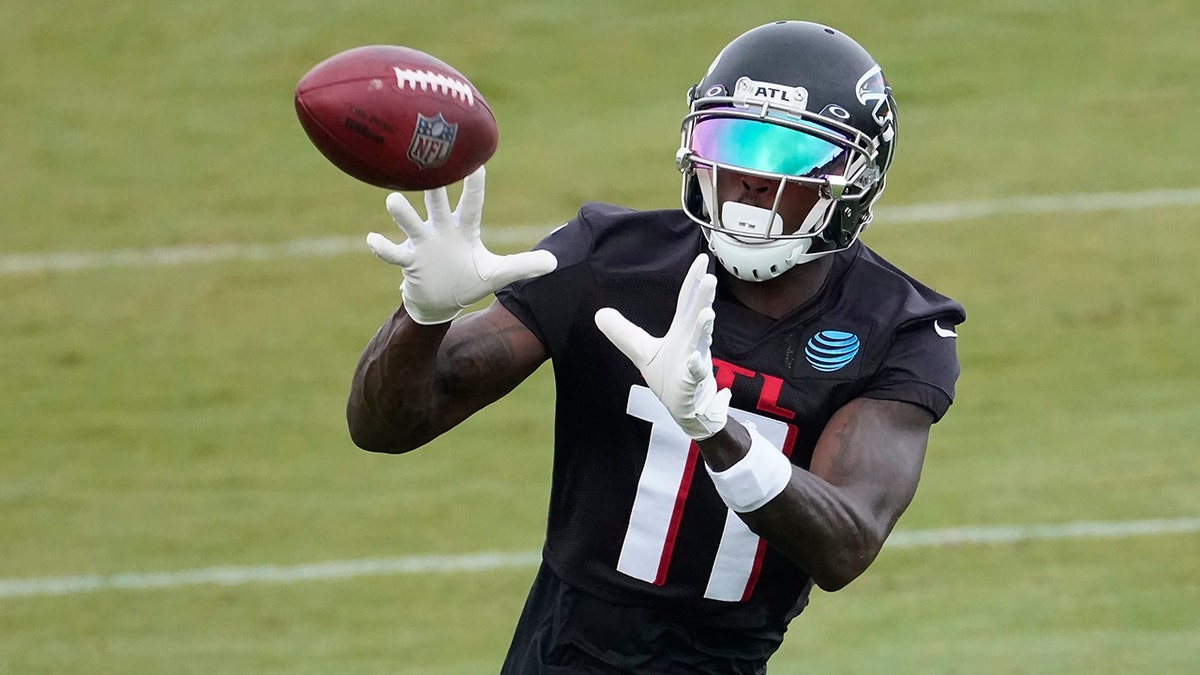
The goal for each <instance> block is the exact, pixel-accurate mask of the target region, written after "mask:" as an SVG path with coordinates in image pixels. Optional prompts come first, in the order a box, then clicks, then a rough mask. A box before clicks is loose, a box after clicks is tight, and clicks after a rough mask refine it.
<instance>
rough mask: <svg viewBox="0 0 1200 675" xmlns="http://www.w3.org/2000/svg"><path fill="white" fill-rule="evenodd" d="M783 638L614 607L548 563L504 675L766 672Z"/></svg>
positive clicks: (750, 674)
mask: <svg viewBox="0 0 1200 675" xmlns="http://www.w3.org/2000/svg"><path fill="white" fill-rule="evenodd" d="M782 641H783V632H782V630H780V631H778V632H770V633H768V634H765V635H758V634H747V633H746V632H744V631H736V632H735V631H730V630H727V629H722V628H716V627H712V626H705V625H704V624H703V623H701V622H693V621H683V620H680V619H678V618H669V617H667V616H665V615H664V614H663V613H662V612H659V611H656V610H654V609H652V608H648V607H634V606H625V605H615V604H612V603H609V602H606V601H604V600H601V599H600V598H597V597H595V596H592V595H589V594H587V593H584V592H582V591H580V590H578V589H575V588H573V587H571V586H569V585H567V584H566V583H565V582H563V581H562V579H560V578H559V577H558V575H556V574H554V572H553V571H551V570H550V568H549V567H547V566H546V564H545V563H543V564H542V566H541V568H540V569H539V570H538V574H537V578H536V579H534V582H533V588H531V589H530V591H529V597H528V599H527V600H526V601H525V609H524V611H522V613H521V619H520V621H518V622H517V628H516V632H515V634H514V635H513V641H512V645H511V646H510V647H509V649H508V657H507V658H506V659H505V661H504V667H503V668H502V670H501V671H500V672H501V675H533V674H535V673H536V674H547V675H548V674H556V675H557V674H562V675H565V674H567V673H571V674H572V675H575V674H588V673H595V674H601V673H604V674H607V673H638V674H642V673H646V674H651V673H671V674H672V675H675V674H678V673H701V674H705V673H712V674H713V675H718V674H719V675H741V674H746V675H761V674H762V673H765V672H766V670H767V658H768V657H770V656H771V654H773V653H774V652H775V650H776V649H778V648H779V645H780V643H781V642H782Z"/></svg>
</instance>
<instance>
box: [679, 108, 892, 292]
mask: <svg viewBox="0 0 1200 675" xmlns="http://www.w3.org/2000/svg"><path fill="white" fill-rule="evenodd" d="M827 111H828V109H827ZM833 112H834V113H835V114H836V112H837V110H834V111H833ZM843 112H844V111H843ZM876 154H877V150H876V145H875V143H874V142H873V141H872V140H871V139H870V138H869V137H868V136H866V135H865V134H863V133H862V132H861V131H859V130H857V129H855V128H853V127H851V126H849V125H848V124H845V123H843V122H841V121H839V120H838V119H835V115H830V114H825V115H820V114H815V113H811V112H808V111H804V110H796V109H794V108H789V107H787V106H785V105H780V104H778V103H776V102H772V101H762V100H755V101H753V102H747V100H746V99H742V98H738V97H725V96H710V97H704V98H700V99H697V100H695V101H694V102H693V104H692V107H691V112H690V113H689V114H688V116H687V117H685V118H684V121H683V142H682V147H681V148H680V150H679V153H678V155H677V158H676V160H677V163H678V166H679V169H680V170H681V171H682V172H683V173H684V195H683V203H684V210H685V212H687V214H688V216H689V217H691V218H692V220H694V221H696V222H697V223H699V224H700V225H701V226H702V227H703V228H704V232H705V236H706V237H707V239H708V241H709V246H710V248H711V249H712V250H713V253H714V254H715V255H716V256H717V258H718V260H720V261H721V263H722V265H723V266H724V267H725V268H726V269H727V270H728V271H729V272H731V273H732V274H734V275H735V276H737V277H738V278H740V279H744V280H746V281H766V280H769V279H773V278H775V277H777V276H779V275H781V274H783V273H784V272H786V271H787V270H789V269H791V268H792V267H793V266H795V265H798V264H801V263H805V262H808V261H810V260H814V259H816V258H819V257H821V256H824V255H828V254H830V253H833V252H836V251H840V250H844V249H845V248H847V247H849V246H850V245H851V244H852V243H853V242H854V240H855V239H856V238H857V236H858V233H859V232H860V231H861V230H862V228H863V227H864V226H865V225H866V224H867V223H868V222H869V221H870V205H871V203H872V202H873V201H874V199H875V198H876V197H877V196H878V193H879V191H880V189H881V188H882V180H881V179H882V176H881V174H880V172H879V170H878V168H877V166H876V163H875V159H876ZM730 174H742V175H748V176H754V177H757V178H760V179H762V178H765V179H769V180H771V181H776V182H777V183H776V188H775V191H774V200H773V203H772V205H771V208H769V209H768V208H765V207H760V206H753V205H748V204H743V203H739V202H736V201H724V202H723V203H718V201H719V199H718V194H719V190H718V185H719V182H720V181H721V180H723V178H724V179H734V176H732V175H730ZM792 185H799V186H803V187H807V188H809V189H812V190H815V191H816V194H817V199H816V202H815V204H813V206H812V207H811V208H810V209H809V210H808V212H807V213H805V214H801V215H799V216H797V214H794V213H793V214H788V215H789V217H790V218H791V219H792V220H794V221H798V222H784V217H783V214H781V213H780V205H781V203H782V202H783V201H784V196H785V191H787V190H788V189H789V186H792ZM791 189H795V188H794V187H793V188H791Z"/></svg>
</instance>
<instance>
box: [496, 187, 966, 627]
mask: <svg viewBox="0 0 1200 675" xmlns="http://www.w3.org/2000/svg"><path fill="white" fill-rule="evenodd" d="M538 248H543V249H546V250H549V251H552V252H553V253H554V254H555V255H556V256H557V258H558V268H557V269H556V270H555V271H554V272H552V273H550V274H547V275H545V276H543V277H539V278H537V279H533V280H529V281H523V282H518V283H515V284H513V285H511V286H509V287H506V288H504V289H502V290H501V291H500V292H498V293H497V297H498V299H499V301H500V302H501V303H503V304H504V306H505V307H506V308H508V309H509V310H510V311H511V312H512V313H513V314H514V315H516V316H517V317H518V318H519V319H520V320H521V321H522V322H523V323H524V324H525V325H526V326H528V327H529V329H530V330H531V331H533V333H534V334H536V335H537V336H538V338H540V340H541V341H542V343H543V344H544V345H545V347H546V350H547V352H548V353H549V355H550V358H551V361H552V364H553V368H554V375H555V380H556V396H557V400H556V409H555V426H554V446H555V447H554V463H553V483H552V486H551V494H550V506H549V514H548V520H547V532H546V543H545V548H544V552H543V554H544V558H545V562H546V564H547V565H549V567H550V568H551V569H552V570H553V571H554V572H555V573H556V574H557V575H558V576H559V577H561V578H562V579H563V580H564V581H566V582H567V583H568V584H570V585H571V586H573V587H575V588H578V589H581V590H583V591H585V592H587V593H590V594H592V595H595V596H597V597H599V598H602V599H604V600H605V601H607V602H611V603H615V604H620V605H635V606H643V607H654V608H657V609H659V610H661V611H662V612H664V613H666V614H668V615H677V616H681V617H687V618H688V620H689V621H695V620H697V618H699V617H702V619H701V620H702V621H703V622H705V623H706V624H707V625H710V626H713V627H717V628H723V629H732V630H740V631H746V632H748V633H757V632H760V631H765V632H769V633H773V634H774V633H777V634H778V635H779V636H780V638H781V637H782V631H783V629H784V627H785V626H786V624H787V622H788V621H789V620H790V619H791V618H792V617H794V616H795V614H796V613H798V612H799V611H800V609H801V608H802V607H803V606H804V604H805V602H806V600H807V595H808V590H809V589H810V588H811V582H810V580H809V577H808V575H807V574H806V573H805V572H804V571H803V570H801V569H799V568H798V567H797V566H795V565H794V564H793V563H792V562H791V561H790V560H788V559H787V558H785V557H784V556H783V555H782V554H781V553H779V552H778V551H775V550H774V549H772V548H771V547H769V546H767V545H766V543H765V542H763V541H761V540H760V539H759V538H758V537H757V536H756V535H754V534H753V533H752V532H751V531H750V530H749V528H747V527H746V526H745V524H744V523H743V522H742V521H741V520H740V519H739V518H738V517H737V515H736V514H734V513H733V512H732V511H731V510H730V509H729V508H727V507H726V506H725V504H724V503H723V502H722V501H721V499H720V497H719V496H718V495H717V493H716V490H715V488H714V487H713V485H712V482H711V480H710V479H709V477H708V474H707V473H706V472H705V470H704V467H703V465H702V464H701V462H702V461H703V460H702V459H701V458H700V457H699V455H698V451H697V448H696V447H695V445H694V444H692V443H691V441H690V439H689V438H688V437H687V436H685V435H684V434H683V432H682V431H681V430H680V429H679V427H678V425H676V424H675V423H674V421H673V420H672V418H671V416H670V415H669V414H668V413H667V411H666V409H665V407H663V406H662V404H661V403H660V402H659V401H658V399H657V398H656V397H655V396H654V394H653V393H651V391H650V390H649V389H648V388H647V387H646V385H645V382H644V380H643V378H642V376H641V374H640V373H639V372H638V370H637V369H636V368H635V367H634V366H633V364H632V363H631V362H630V361H629V360H628V359H627V358H626V357H625V356H624V355H623V354H622V353H621V352H620V351H618V350H617V349H616V347H614V346H613V345H612V344H611V343H610V342H609V341H608V340H607V339H606V338H605V337H604V335H603V334H602V333H600V331H599V329H597V328H596V324H595V322H594V319H593V317H594V315H595V313H596V310H598V309H600V308H602V307H614V308H616V309H617V310H619V311H620V312H621V313H622V314H624V315H625V317H626V318H628V319H629V320H630V321H632V322H633V323H635V324H637V325H639V326H641V327H642V328H644V329H645V330H646V331H647V332H649V333H650V334H651V335H662V334H664V333H665V332H666V330H667V328H668V327H669V325H670V322H671V319H672V317H673V315H674V310H675V301H676V296H677V294H678V292H679V287H680V284H681V283H682V281H683V277H684V274H685V272H686V271H687V269H688V267H689V265H690V264H691V262H692V261H693V260H694V259H695V257H696V256H697V255H698V254H699V253H701V252H702V251H705V250H707V246H706V243H705V241H704V238H703V235H702V233H701V231H700V229H699V227H698V226H697V225H695V224H694V223H693V222H692V221H691V220H689V219H688V218H687V217H686V216H685V215H684V214H683V213H682V212H681V211H650V212H637V211H630V210H626V209H621V208H617V207H613V206H609V205H603V204H588V205H585V206H584V207H583V208H582V209H581V210H580V212H579V215H578V216H577V217H576V218H574V219H573V220H572V221H571V222H570V223H568V224H567V225H564V226H563V227H561V228H559V229H558V230H556V231H555V232H553V233H551V234H550V235H549V236H548V237H546V239H545V240H543V241H542V242H541V244H539V246H538ZM832 255H834V256H835V260H834V264H833V268H832V271H831V274H830V276H829V278H828V281H827V282H826V283H825V285H824V287H823V288H822V289H821V291H820V292H819V293H818V295H817V296H816V297H814V298H813V299H812V300H811V301H810V302H808V303H806V304H805V305H804V306H803V307H800V308H798V309H797V310H795V311H794V312H792V313H791V314H789V315H787V316H785V317H783V318H781V319H778V320H774V319H770V318H767V317H764V316H762V315H759V314H757V313H755V312H753V311H751V310H749V309H748V308H746V307H744V306H743V305H741V304H739V303H738V302H737V301H736V300H734V299H733V298H732V297H731V296H730V295H729V294H727V293H723V292H722V291H721V289H720V286H718V292H717V297H716V300H715V302H714V306H713V308H714V310H715V312H716V321H715V324H714V331H713V345H712V354H713V364H714V369H715V374H716V379H717V382H718V385H719V386H720V387H722V388H725V387H728V388H731V389H732V392H733V397H732V401H731V408H730V415H731V416H732V417H734V418H735V419H739V420H741V421H752V422H754V423H755V424H756V426H757V428H758V430H759V431H760V432H761V433H762V434H763V435H764V436H765V437H766V438H767V439H769V440H771V441H772V442H773V443H775V444H776V445H777V446H778V447H780V448H781V449H782V450H783V451H784V452H785V453H787V454H788V455H789V457H790V458H791V461H792V463H793V464H796V465H798V466H800V467H804V468H807V467H808V465H809V461H810V459H811V457H812V452H813V447H814V445H815V443H816V441H817V438H818V437H819V435H820V433H821V431H822V429H823V428H824V427H825V425H826V423H827V422H828V421H829V419H830V417H831V416H832V415H833V413H834V412H835V411H837V410H838V409H839V408H841V407H842V406H843V405H845V404H846V403H847V402H849V401H851V400H852V399H854V398H856V397H869V398H879V399H893V400H899V401H907V402H911V403H914V404H916V405H919V406H922V407H924V408H927V409H928V410H929V411H930V412H931V413H932V414H933V416H934V418H935V419H940V418H941V417H942V415H943V414H944V413H945V412H946V410H947V408H948V407H949V406H950V403H951V401H952V399H953V395H954V383H955V380H956V379H957V377H958V359H957V356H956V352H955V341H954V340H953V339H950V338H949V337H946V336H949V335H951V331H952V330H953V328H954V326H955V325H957V324H959V323H961V322H962V321H963V320H964V318H965V315H964V312H963V309H962V307H961V306H959V305H958V304H957V303H955V302H954V301H952V300H950V299H949V298H946V297H943V296H942V295H939V294H938V293H936V292H934V291H932V290H930V289H929V288H927V287H925V286H923V285H921V284H920V283H918V282H917V281H915V280H914V279H912V278H910V277H909V276H907V275H905V274H904V273H902V272H901V271H899V270H898V269H896V268H895V267H893V266H892V265H890V264H889V263H887V262H886V261H885V260H883V259H882V258H881V257H879V256H878V255H876V254H875V253H874V252H872V251H871V250H870V249H868V248H867V247H866V246H865V245H863V244H862V243H856V244H855V245H853V246H851V247H850V248H849V249H847V250H846V251H843V252H841V253H837V254H832ZM714 264H715V263H714Z"/></svg>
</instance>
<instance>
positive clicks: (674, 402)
mask: <svg viewBox="0 0 1200 675" xmlns="http://www.w3.org/2000/svg"><path fill="white" fill-rule="evenodd" d="M707 269H708V256H707V255H705V254H700V256H699V257H697V258H696V260H695V261H694V262H693V263H692V266H691V268H690V269H689V270H688V273H687V276H686V277H684V280H683V286H682V287H681V288H680V289H679V300H678V301H677V302H676V305H675V318H674V319H672V320H671V327H670V328H669V329H667V334H666V335H664V336H663V337H661V338H655V337H651V336H650V335H649V334H647V333H646V331H644V330H642V329H641V328H639V327H638V326H635V325H634V324H632V323H630V322H629V320H628V319H626V318H625V317H624V316H622V315H621V313H620V312H618V311H617V310H615V309H613V308H611V307H604V308H603V309H601V310H600V311H598V312H596V326H597V327H598V328H599V329H600V332H602V333H604V335H605V337H607V338H608V339H609V341H611V342H612V343H613V344H614V345H616V347H617V349H619V350H621V352H622V353H624V354H625V356H627V357H629V360H630V361H632V362H633V365H635V366H637V368H638V370H640V371H642V376H643V377H645V378H646V384H647V386H649V387H650V390H651V391H653V392H654V395H655V396H657V397H658V398H659V400H661V401H662V402H663V405H665V406H666V408H667V410H668V411H669V412H670V413H671V416H672V417H674V418H675V421H676V422H678V423H679V426H680V427H681V428H682V429H683V431H684V433H686V434H687V435H688V436H690V437H691V438H692V439H694V440H697V441H702V440H704V439H706V438H708V437H709V436H712V435H713V434H715V433H717V432H718V431H720V430H721V429H723V428H725V421H726V419H727V418H728V415H729V397H730V396H731V392H730V391H729V390H728V389H721V390H719V391H718V390H717V379H716V378H715V377H714V376H713V365H712V352H711V350H710V347H711V346H712V331H713V319H714V318H715V316H716V315H715V314H714V313H713V309H712V303H713V298H714V297H716V289H717V278H716V277H714V276H713V275H711V274H707V273H706V270H707Z"/></svg>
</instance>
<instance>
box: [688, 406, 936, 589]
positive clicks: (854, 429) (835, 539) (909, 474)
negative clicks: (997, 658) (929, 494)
mask: <svg viewBox="0 0 1200 675" xmlns="http://www.w3.org/2000/svg"><path fill="white" fill-rule="evenodd" d="M932 424H933V415H932V414H930V413H929V411H927V410H925V409H924V408H921V407H920V406H916V405H913V404H911V403H904V402H901V401H882V400H875V399H867V398H859V399H855V400H853V401H851V402H850V403H848V404H846V405H845V406H843V407H842V408H841V409H840V410H838V411H837V413H835V414H834V416H833V418H832V419H830V421H829V424H828V425H826V427H825V430H824V432H822V434H821V437H820V439H819V440H818V441H817V445H816V449H815V450H814V451H813V457H812V463H811V464H810V465H809V470H808V471H805V470H804V469H801V468H800V467H795V466H789V467H788V468H789V469H790V473H791V475H790V477H789V479H788V480H787V482H786V487H784V489H783V490H782V492H780V493H779V494H778V495H777V496H775V497H774V498H773V499H771V500H770V501H768V502H767V503H766V504H765V505H763V506H761V507H760V508H757V509H754V510H752V511H747V512H744V513H741V514H739V515H740V516H741V518H742V520H743V521H745V522H746V524H747V525H748V526H749V527H750V529H751V530H753V531H754V533H755V534H757V535H759V536H760V537H762V538H763V539H766V540H767V541H768V542H770V543H771V544H772V545H773V546H775V547H776V548H778V549H779V550H780V551H782V552H783V553H784V554H785V555H787V556H788V557H789V558H791V559H792V561H793V562H795V563H796V564H797V565H799V566H800V567H802V568H803V569H804V570H805V571H807V572H808V573H809V574H810V575H811V576H812V578H813V580H814V581H815V582H816V584H817V585H818V586H820V587H821V588H822V589H824V590H826V591H836V590H838V589H840V588H842V587H844V586H845V585H846V584H848V583H850V582H851V581H853V580H854V579H855V578H857V577H858V576H859V575H860V574H862V573H863V572H864V571H865V570H866V569H867V567H868V566H869V565H870V564H871V562H872V561H874V560H875V557H876V556H877V555H879V551H880V549H882V548H883V542H884V540H885V539H886V538H887V536H888V534H889V533H890V532H891V531H892V527H894V526H895V524H896V521H897V519H899V518H900V514H902V513H903V512H904V510H905V509H906V508H907V507H908V505H909V503H910V502H911V501H912V498H913V495H914V494H915V493H916V490H917V482H918V480H919V479H920V476H921V466H922V464H923V462H924V459H925V447H926V444H927V442H928V440H929V428H930V426H931V425H932ZM750 445H751V440H750V434H749V432H748V431H747V430H746V428H745V427H743V426H742V425H741V424H739V423H738V422H736V421H733V420H730V422H729V424H727V425H726V427H725V429H724V430H722V431H720V432H718V433H717V434H715V435H714V436H712V437H711V438H709V439H706V440H703V441H699V442H698V446H699V448H700V451H701V453H702V454H703V455H704V459H705V462H706V463H707V464H708V465H709V467H710V468H711V469H712V470H714V471H717V472H718V475H719V473H720V472H721V471H725V470H728V469H729V468H730V467H732V466H733V465H734V464H735V463H736V462H738V461H740V460H742V459H743V458H745V457H746V456H747V453H748V452H749V450H750ZM770 451H777V450H776V449H774V448H771V449H770Z"/></svg>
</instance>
